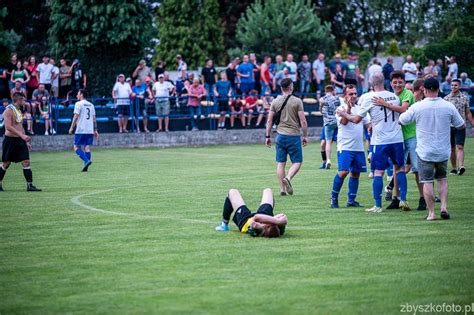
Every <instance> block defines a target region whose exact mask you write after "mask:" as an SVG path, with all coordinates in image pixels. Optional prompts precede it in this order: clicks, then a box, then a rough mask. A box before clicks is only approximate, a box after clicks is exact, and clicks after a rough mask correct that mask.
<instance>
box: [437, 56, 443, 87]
mask: <svg viewBox="0 0 474 315" xmlns="http://www.w3.org/2000/svg"><path fill="white" fill-rule="evenodd" d="M435 71H436V73H437V74H438V75H437V79H438V82H439V84H441V82H443V74H442V72H443V60H441V59H438V60H436V65H435Z"/></svg>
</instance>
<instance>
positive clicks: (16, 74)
mask: <svg viewBox="0 0 474 315" xmlns="http://www.w3.org/2000/svg"><path fill="white" fill-rule="evenodd" d="M17 79H20V80H21V81H22V88H24V89H26V83H28V81H29V80H30V75H29V74H28V70H26V69H24V68H23V65H22V63H21V61H20V60H18V61H17V63H16V66H15V69H13V70H12V74H11V77H10V81H12V82H13V86H15V82H16V80H17ZM25 96H26V93H25Z"/></svg>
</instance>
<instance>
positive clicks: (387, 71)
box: [382, 56, 395, 92]
mask: <svg viewBox="0 0 474 315" xmlns="http://www.w3.org/2000/svg"><path fill="white" fill-rule="evenodd" d="M394 70H395V69H394V68H393V57H392V56H388V57H387V63H386V64H384V66H383V67H382V73H383V77H384V79H385V89H386V90H387V91H390V92H393V89H392V85H391V84H390V81H391V80H390V74H391V73H392V72H393V71H394Z"/></svg>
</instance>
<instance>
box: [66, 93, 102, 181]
mask: <svg viewBox="0 0 474 315" xmlns="http://www.w3.org/2000/svg"><path fill="white" fill-rule="evenodd" d="M86 97H87V94H86V91H85V90H79V92H78V93H77V99H78V100H79V101H78V102H77V103H76V105H75V106H74V117H73V119H72V122H71V127H70V128H69V134H72V133H73V132H74V127H76V133H75V135H74V151H75V152H76V154H77V156H78V157H79V158H80V159H81V160H82V161H83V162H84V166H83V168H82V171H83V172H87V170H88V169H89V166H90V165H91V164H92V159H91V145H92V143H93V140H94V137H96V138H97V139H98V138H99V133H98V132H97V121H96V119H95V108H94V105H93V104H92V103H90V102H88V101H87V100H86ZM82 147H84V150H82Z"/></svg>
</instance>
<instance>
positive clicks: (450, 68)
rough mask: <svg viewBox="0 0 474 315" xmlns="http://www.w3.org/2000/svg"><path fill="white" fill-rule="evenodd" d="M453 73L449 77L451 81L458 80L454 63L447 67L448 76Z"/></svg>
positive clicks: (456, 67) (456, 65)
mask: <svg viewBox="0 0 474 315" xmlns="http://www.w3.org/2000/svg"><path fill="white" fill-rule="evenodd" d="M450 73H453V75H452V76H451V78H452V79H457V78H458V64H457V63H456V62H455V63H450V64H449V66H448V74H450Z"/></svg>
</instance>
